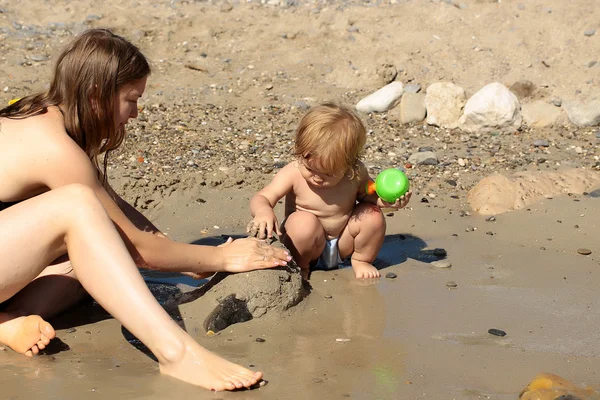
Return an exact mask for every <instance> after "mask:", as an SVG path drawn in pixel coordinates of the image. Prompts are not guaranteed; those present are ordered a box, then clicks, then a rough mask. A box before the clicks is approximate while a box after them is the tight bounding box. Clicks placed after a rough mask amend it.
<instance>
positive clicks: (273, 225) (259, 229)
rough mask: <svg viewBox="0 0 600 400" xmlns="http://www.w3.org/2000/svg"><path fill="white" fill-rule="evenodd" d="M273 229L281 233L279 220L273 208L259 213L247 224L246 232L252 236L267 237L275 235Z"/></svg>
mask: <svg viewBox="0 0 600 400" xmlns="http://www.w3.org/2000/svg"><path fill="white" fill-rule="evenodd" d="M273 231H275V232H276V233H277V234H278V235H281V232H280V231H279V222H278V221H277V217H276V216H275V213H274V212H273V210H271V209H269V210H268V211H266V212H260V213H257V214H256V215H255V216H254V219H253V220H252V221H250V222H249V223H248V225H247V226H246V232H247V233H248V234H250V236H252V237H257V238H259V239H266V238H269V239H270V238H272V237H273Z"/></svg>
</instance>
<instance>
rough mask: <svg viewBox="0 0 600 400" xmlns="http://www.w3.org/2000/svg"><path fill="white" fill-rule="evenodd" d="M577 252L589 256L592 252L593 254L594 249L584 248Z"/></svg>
mask: <svg viewBox="0 0 600 400" xmlns="http://www.w3.org/2000/svg"><path fill="white" fill-rule="evenodd" d="M577 252H578V253H579V254H581V255H582V256H589V255H590V254H592V251H591V250H590V249H584V248H581V249H577Z"/></svg>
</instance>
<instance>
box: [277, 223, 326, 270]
mask: <svg viewBox="0 0 600 400" xmlns="http://www.w3.org/2000/svg"><path fill="white" fill-rule="evenodd" d="M284 232H285V234H284V236H283V244H284V245H286V247H287V248H288V249H289V250H290V252H291V253H292V256H293V257H294V259H295V260H296V263H298V266H299V267H300V268H301V269H302V271H303V275H304V277H308V271H309V264H310V262H311V261H312V260H316V259H317V258H319V256H320V255H321V253H322V252H323V249H324V248H325V231H324V230H323V225H321V221H319V219H318V218H317V217H315V216H314V215H313V214H311V213H309V212H306V211H295V212H293V213H292V214H290V216H289V217H288V218H287V220H286V221H285V226H284Z"/></svg>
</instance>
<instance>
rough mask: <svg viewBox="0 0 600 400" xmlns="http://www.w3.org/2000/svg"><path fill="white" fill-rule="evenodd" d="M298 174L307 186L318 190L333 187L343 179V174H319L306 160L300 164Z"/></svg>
mask: <svg viewBox="0 0 600 400" xmlns="http://www.w3.org/2000/svg"><path fill="white" fill-rule="evenodd" d="M300 174H302V177H303V178H304V180H305V181H306V182H307V183H308V184H309V185H311V186H314V187H318V188H326V187H333V186H335V185H337V184H338V183H340V181H341V180H342V179H343V178H344V174H343V173H340V174H336V175H330V174H326V173H324V172H320V171H318V170H317V169H316V168H315V167H311V165H310V164H308V162H307V160H306V159H302V160H301V162H300Z"/></svg>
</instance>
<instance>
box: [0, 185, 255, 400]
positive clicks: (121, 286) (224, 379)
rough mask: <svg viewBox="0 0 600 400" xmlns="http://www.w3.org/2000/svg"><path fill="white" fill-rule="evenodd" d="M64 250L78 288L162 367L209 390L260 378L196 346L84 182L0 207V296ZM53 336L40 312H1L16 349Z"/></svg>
mask: <svg viewBox="0 0 600 400" xmlns="http://www.w3.org/2000/svg"><path fill="white" fill-rule="evenodd" d="M15 249H26V250H24V251H15ZM67 250H68V253H69V256H70V257H71V262H72V265H73V269H74V270H75V272H76V274H77V277H78V278H79V281H80V282H81V284H82V285H83V287H84V288H85V289H86V290H87V291H88V292H89V293H90V295H91V296H92V297H94V299H96V301H98V303H99V304H100V305H101V306H102V307H104V309H105V310H107V311H108V312H109V313H111V314H112V315H113V316H114V317H115V318H116V319H117V320H119V321H120V322H121V323H122V324H123V325H124V326H125V328H127V329H128V330H129V331H130V332H131V333H133V334H134V335H135V336H136V337H137V338H138V339H140V340H141V341H142V342H143V343H144V344H145V345H146V346H148V348H149V349H150V350H151V351H152V352H153V353H154V355H155V356H156V358H157V359H158V360H159V366H160V370H161V372H162V373H164V374H167V375H171V376H173V377H175V378H177V379H180V380H182V381H185V382H189V383H192V384H194V385H198V386H201V387H204V388H206V389H214V390H225V389H229V390H232V389H236V388H242V387H250V386H252V385H253V384H255V383H257V382H258V381H259V380H260V379H261V377H262V373H260V372H252V371H249V370H247V369H246V368H243V367H241V366H239V365H235V364H232V363H230V362H228V361H226V360H224V359H223V358H221V357H219V356H217V355H216V354H213V353H211V352H209V351H208V350H206V349H205V348H203V347H201V346H200V345H199V344H198V343H196V342H195V341H194V340H193V339H192V338H191V336H189V335H188V334H187V333H186V332H185V331H183V330H182V329H181V328H180V327H179V326H178V325H177V324H176V323H175V322H174V321H173V320H172V319H171V318H170V317H169V315H168V314H167V313H166V311H165V310H164V309H163V308H162V307H161V306H160V305H159V304H158V302H157V301H156V299H155V298H154V297H153V296H152V293H150V291H149V290H148V287H147V286H146V284H145V282H144V280H143V279H142V276H141V275H140V273H139V271H138V269H137V267H136V265H135V264H134V262H133V260H132V258H131V256H130V255H129V252H128V251H127V248H126V246H125V244H124V243H123V241H122V240H121V237H120V236H119V234H118V232H117V230H116V229H115V227H114V225H113V223H112V221H111V220H110V218H109V217H108V215H107V214H106V211H105V210H104V208H103V207H102V204H101V203H100V201H99V200H98V198H97V197H96V196H95V194H94V193H93V191H92V190H91V189H89V188H87V187H85V186H81V185H71V186H66V187H63V188H61V189H57V190H52V191H50V192H48V193H45V194H43V195H40V196H37V197H35V198H33V199H30V200H27V201H25V202H22V203H19V204H17V205H15V206H13V207H11V208H9V209H7V210H4V211H2V212H0V254H2V258H0V302H2V301H5V300H7V299H9V298H11V297H13V296H14V295H15V294H16V293H18V292H19V291H20V290H22V289H23V288H24V287H25V286H26V285H27V284H29V282H31V281H32V280H33V279H34V278H35V277H36V276H37V275H38V274H39V273H40V272H41V271H42V270H43V269H44V268H45V267H46V266H47V265H48V264H49V263H50V262H51V261H52V260H55V259H56V258H57V257H58V256H60V255H62V254H64V253H65V252H67ZM54 335H55V332H54V329H53V328H52V326H50V324H48V323H47V322H45V321H44V320H43V319H42V318H41V317H40V316H37V315H30V316H27V317H16V316H14V315H11V314H9V313H0V342H1V343H4V344H6V345H8V346H9V347H11V348H12V349H14V350H16V351H19V352H23V353H26V354H28V355H32V354H33V353H37V352H38V351H39V350H40V349H43V348H44V347H45V346H46V345H47V344H48V342H49V341H50V340H51V339H52V338H53V337H54Z"/></svg>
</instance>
